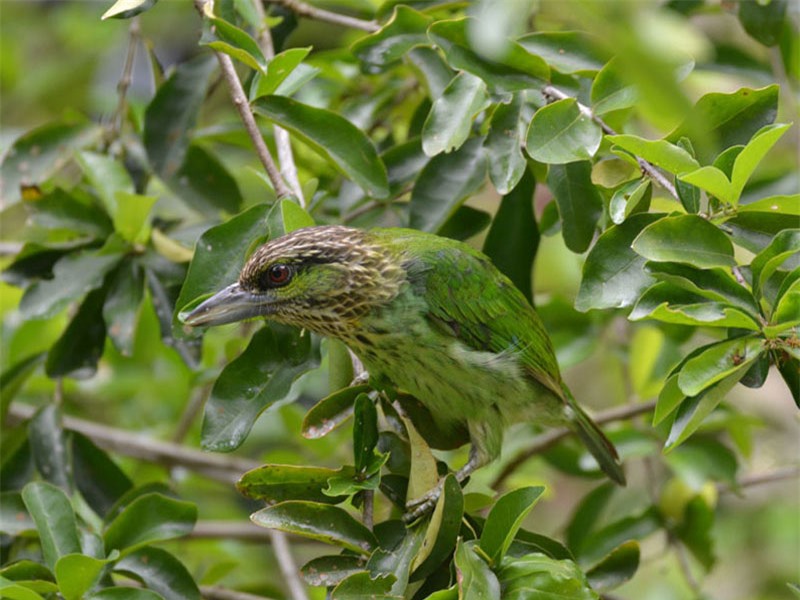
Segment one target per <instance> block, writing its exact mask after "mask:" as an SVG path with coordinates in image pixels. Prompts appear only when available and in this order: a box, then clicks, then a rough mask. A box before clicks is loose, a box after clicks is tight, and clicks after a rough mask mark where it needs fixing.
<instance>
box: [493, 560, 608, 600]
mask: <svg viewBox="0 0 800 600" xmlns="http://www.w3.org/2000/svg"><path fill="white" fill-rule="evenodd" d="M497 575H498V577H499V579H500V582H501V584H502V586H503V600H526V599H530V598H548V599H549V598H558V599H559V600H598V598H599V596H598V595H597V594H596V593H595V592H594V591H593V590H592V588H591V587H590V585H589V582H588V581H586V575H584V574H583V572H582V571H581V570H580V568H579V567H578V565H576V564H575V563H574V562H573V561H571V560H554V559H552V558H550V557H548V556H544V555H543V554H529V555H527V556H523V557H521V558H514V559H511V560H508V561H505V563H504V564H503V565H502V567H501V568H500V570H499V571H498V573H497ZM497 597H498V598H499V596H497Z"/></svg>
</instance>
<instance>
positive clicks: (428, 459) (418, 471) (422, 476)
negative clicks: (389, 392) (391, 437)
mask: <svg viewBox="0 0 800 600" xmlns="http://www.w3.org/2000/svg"><path fill="white" fill-rule="evenodd" d="M401 419H402V421H403V424H404V425H405V427H406V434H407V436H408V444H409V446H410V448H411V474H410V476H409V479H408V489H407V492H406V502H409V501H412V500H415V499H417V498H419V497H421V496H422V495H424V494H426V493H427V492H429V491H430V490H432V489H433V488H434V487H436V485H437V484H438V483H439V471H438V469H437V468H436V458H435V457H434V456H433V453H432V452H431V449H430V446H428V444H427V442H426V441H425V440H424V439H423V438H422V436H421V435H420V434H419V433H418V432H417V430H416V428H415V427H414V424H413V423H412V422H411V420H410V419H407V418H405V417H402V416H401Z"/></svg>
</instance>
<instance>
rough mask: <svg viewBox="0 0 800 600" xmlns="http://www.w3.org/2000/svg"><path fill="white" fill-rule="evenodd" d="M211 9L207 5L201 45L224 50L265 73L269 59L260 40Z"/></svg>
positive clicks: (218, 50) (219, 50) (232, 56)
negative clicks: (214, 13)
mask: <svg viewBox="0 0 800 600" xmlns="http://www.w3.org/2000/svg"><path fill="white" fill-rule="evenodd" d="M211 10H212V8H211V6H208V5H206V8H205V12H206V14H205V15H204V16H205V19H204V22H203V25H204V26H203V35H202V37H201V38H200V45H201V46H209V47H211V48H213V49H214V50H216V51H217V52H224V53H225V54H227V55H228V56H230V57H231V58H235V59H236V60H238V61H239V62H242V63H244V64H246V65H247V66H248V67H250V68H251V69H255V70H256V71H259V72H261V73H265V72H266V70H267V59H266V58H264V54H263V53H262V52H261V48H259V46H258V42H256V41H255V40H254V39H253V38H252V37H250V35H249V34H248V33H247V32H246V31H244V30H243V29H239V28H238V27H236V26H235V25H233V24H232V23H228V21H226V20H224V19H221V18H219V17H215V16H214V15H213V14H212V13H211Z"/></svg>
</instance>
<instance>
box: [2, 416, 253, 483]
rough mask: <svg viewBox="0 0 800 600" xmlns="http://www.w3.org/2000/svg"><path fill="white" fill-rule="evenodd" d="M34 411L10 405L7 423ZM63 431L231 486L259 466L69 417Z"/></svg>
mask: <svg viewBox="0 0 800 600" xmlns="http://www.w3.org/2000/svg"><path fill="white" fill-rule="evenodd" d="M36 410H37V409H36V407H33V406H30V405H27V404H20V403H18V402H14V403H12V404H11V407H10V408H9V411H8V417H7V422H8V424H9V425H16V424H19V423H22V422H23V421H27V420H28V419H30V418H31V417H32V416H33V414H34V413H35V412H36ZM64 428H65V429H69V430H70V431H77V432H78V433H81V434H83V435H85V436H86V437H88V438H89V439H91V440H92V441H93V442H94V443H95V444H97V445H98V446H100V447H101V448H103V449H104V450H108V451H111V452H116V453H117V454H121V455H123V456H131V457H133V458H138V459H141V460H146V461H149V462H153V463H157V464H161V465H164V466H167V467H175V466H179V467H185V468H187V469H190V470H192V471H197V472H198V473H202V474H203V475H205V476H206V477H209V478H211V479H214V480H216V481H221V482H223V483H228V484H230V483H235V482H236V481H237V480H238V479H239V476H240V475H241V474H242V473H244V472H245V471H249V470H251V469H255V468H257V467H260V466H261V463H259V462H257V461H254V460H249V459H246V458H239V457H235V456H226V455H222V454H212V453H208V452H201V451H200V450H194V449H192V448H187V447H186V446H182V445H180V444H175V443H172V442H163V441H161V440H154V439H153V438H150V437H147V436H143V435H138V434H134V433H130V432H129V431H125V430H124V429H117V428H115V427H109V426H107V425H101V424H99V423H93V422H92V421H86V420H84V419H78V418H75V417H70V416H65V417H64Z"/></svg>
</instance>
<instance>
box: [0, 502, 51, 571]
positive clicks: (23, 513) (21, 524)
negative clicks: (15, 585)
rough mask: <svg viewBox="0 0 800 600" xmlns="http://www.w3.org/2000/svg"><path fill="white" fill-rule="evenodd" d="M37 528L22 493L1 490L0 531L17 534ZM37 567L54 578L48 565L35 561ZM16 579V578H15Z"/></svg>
mask: <svg viewBox="0 0 800 600" xmlns="http://www.w3.org/2000/svg"><path fill="white" fill-rule="evenodd" d="M35 528H36V523H34V521H33V519H32V518H31V516H30V514H28V510H27V508H25V502H24V501H23V500H22V495H21V494H20V493H19V492H16V491H15V492H11V491H8V492H0V531H1V532H3V534H5V535H9V536H16V535H19V534H21V533H24V532H26V531H31V530H34V529H35ZM34 564H36V565H37V568H39V569H42V570H44V571H45V572H47V574H48V577H50V578H52V575H50V571H49V569H48V568H47V567H45V566H43V565H40V564H39V563H34ZM7 568H8V567H5V568H3V569H2V570H0V574H7V573H6V569H7ZM13 579H16V578H13Z"/></svg>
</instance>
